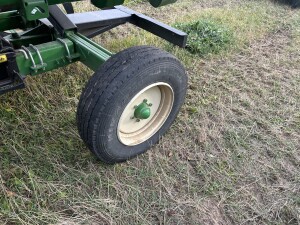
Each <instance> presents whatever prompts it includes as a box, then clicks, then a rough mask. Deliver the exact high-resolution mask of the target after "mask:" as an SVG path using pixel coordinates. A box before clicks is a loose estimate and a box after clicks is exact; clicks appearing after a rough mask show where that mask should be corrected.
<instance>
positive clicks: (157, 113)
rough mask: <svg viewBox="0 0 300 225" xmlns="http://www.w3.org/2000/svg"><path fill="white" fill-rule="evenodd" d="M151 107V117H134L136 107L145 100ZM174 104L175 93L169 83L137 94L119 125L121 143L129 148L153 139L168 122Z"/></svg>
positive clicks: (157, 85) (158, 84) (160, 84)
mask: <svg viewBox="0 0 300 225" xmlns="http://www.w3.org/2000/svg"><path fill="white" fill-rule="evenodd" d="M145 99H146V100H147V102H148V103H149V104H150V105H151V106H149V108H150V110H151V114H150V117H149V118H147V119H141V120H139V119H137V118H135V117H134V112H135V109H136V106H138V105H139V104H141V103H142V102H143V101H144V100H145ZM173 103H174V92H173V89H172V87H171V86H170V85H168V84H167V83H163V82H159V83H155V84H152V85H149V86H147V87H146V88H144V89H143V90H141V91H140V92H139V93H138V94H136V95H135V96H134V97H133V99H132V100H131V101H130V102H129V103H128V104H127V106H126V107H125V109H124V111H123V113H122V115H121V117H120V120H119V124H118V131H117V132H118V138H119V141H120V142H122V143H123V144H124V145H127V146H135V145H138V144H140V143H142V142H144V141H146V140H148V139H149V138H151V137H152V136H153V135H154V134H155V133H156V132H157V131H158V130H159V129H160V128H161V127H162V125H163V124H164V123H165V122H166V120H167V118H168V116H169V115H170V112H171V110H172V107H173Z"/></svg>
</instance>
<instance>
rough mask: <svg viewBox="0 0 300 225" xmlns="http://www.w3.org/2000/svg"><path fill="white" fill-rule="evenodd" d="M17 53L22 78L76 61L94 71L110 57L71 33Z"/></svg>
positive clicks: (83, 37)
mask: <svg viewBox="0 0 300 225" xmlns="http://www.w3.org/2000/svg"><path fill="white" fill-rule="evenodd" d="M20 50H21V51H20ZM17 52H18V53H17V57H16V60H17V65H18V68H19V71H20V74H21V75H22V76H26V75H37V74H41V73H44V72H47V71H51V70H54V69H57V68H59V67H63V66H66V65H68V64H70V63H73V62H76V61H81V62H82V63H83V64H85V65H86V66H88V67H89V68H91V69H92V70H94V71H95V70H97V69H98V68H99V67H100V66H101V65H102V64H103V63H104V62H105V61H106V60H108V59H109V58H110V57H111V55H112V53H111V52H109V51H108V50H106V49H105V48H103V47H101V46H100V45H98V44H96V43H95V42H93V41H91V40H90V39H88V38H86V37H85V36H83V35H80V34H75V33H73V32H69V33H67V38H65V39H58V40H56V41H52V42H48V43H45V44H40V45H35V46H33V45H30V46H29V47H27V48H24V47H23V48H21V49H19V50H17Z"/></svg>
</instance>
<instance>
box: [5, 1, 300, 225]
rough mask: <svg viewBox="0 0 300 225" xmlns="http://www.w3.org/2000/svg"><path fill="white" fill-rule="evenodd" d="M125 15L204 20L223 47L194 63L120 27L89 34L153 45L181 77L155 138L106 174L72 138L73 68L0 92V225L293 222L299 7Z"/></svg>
mask: <svg viewBox="0 0 300 225" xmlns="http://www.w3.org/2000/svg"><path fill="white" fill-rule="evenodd" d="M191 2H194V3H195V4H194V6H193V7H191V5H190V4H191ZM81 4H82V3H81ZM85 7H86V6H85ZM133 7H134V8H136V9H138V10H139V11H142V12H146V13H147V14H149V15H152V16H155V17H156V18H161V19H162V20H163V21H165V22H168V23H175V22H185V21H187V22H189V21H192V20H195V19H199V18H206V17H209V18H213V19H214V20H215V21H219V22H220V23H221V24H222V23H223V24H226V25H227V26H229V27H230V28H231V29H232V30H233V32H234V40H235V45H233V46H231V48H230V49H228V51H226V52H221V53H220V54H218V55H207V56H205V57H202V58H200V57H198V56H194V55H191V54H189V53H187V52H186V51H184V50H180V49H177V48H173V47H171V46H170V45H168V44H166V43H165V42H164V41H160V40H158V39H157V38H155V37H153V36H152V35H149V34H146V33H145V32H143V31H140V30H138V29H134V28H132V27H131V26H125V27H121V28H118V29H115V30H113V31H112V32H109V33H108V34H105V35H103V36H101V37H98V38H96V39H95V40H96V41H98V42H101V43H103V45H104V46H106V47H108V48H110V49H113V50H114V51H115V52H117V51H119V50H120V49H123V48H126V47H129V46H132V45H137V44H145V43H148V44H149V43H150V44H153V45H156V46H159V47H162V48H165V49H167V50H169V51H171V52H172V53H174V54H176V55H177V56H178V57H179V58H180V59H181V60H182V61H183V62H184V63H185V65H186V67H187V72H188V75H189V89H188V94H187V98H186V103H185V104H184V106H183V108H182V110H181V113H180V115H179V117H178V119H177V120H176V122H175V123H174V125H173V126H172V128H171V129H170V131H169V132H168V133H167V135H165V136H164V137H163V138H162V140H161V141H160V143H159V144H157V145H156V146H155V147H153V148H152V149H151V151H149V152H147V153H146V154H144V155H142V156H140V157H138V158H136V159H133V160H131V161H128V162H126V163H123V164H118V165H114V166H108V165H105V164H103V163H101V162H99V161H98V160H96V159H95V157H93V155H92V154H91V153H90V152H89V151H88V150H87V148H86V147H85V146H84V144H83V143H82V141H81V140H80V138H79V136H78V134H77V129H76V123H75V112H76V105H77V103H78V97H79V95H80V92H81V89H82V87H83V86H84V84H85V83H86V81H87V80H88V78H89V76H90V74H91V71H89V70H88V69H86V68H85V67H83V66H81V65H80V64H75V65H72V66H69V67H66V68H64V69H60V70H56V71H53V72H51V73H47V74H45V75H44V76H40V77H34V78H28V79H27V89H25V90H22V91H18V92H14V93H10V94H6V95H4V96H0V134H1V140H0V156H1V159H0V224H61V225H62V224H64V225H69V224H71V225H73V224H74V225H75V224H76V225H77V224H299V223H300V216H299V215H300V197H299V196H300V151H299V149H300V141H299V139H300V113H299V109H300V75H299V72H300V62H299V59H300V57H299V44H300V29H299V27H300V26H299V25H300V16H299V11H292V10H291V9H290V8H288V7H286V6H282V5H277V4H275V3H273V2H271V1H263V0H258V1H234V0H232V1H225V0H212V1H204V0H203V1H202V0H198V1H189V0H184V1H181V2H180V3H178V4H177V5H172V6H170V8H167V7H166V8H162V9H158V10H157V11H155V10H154V9H151V8H150V7H147V6H146V5H145V4H142V5H134V6H133ZM81 8H82V7H81ZM171 10H173V11H171ZM170 12H173V13H170ZM175 15H179V17H177V19H175Z"/></svg>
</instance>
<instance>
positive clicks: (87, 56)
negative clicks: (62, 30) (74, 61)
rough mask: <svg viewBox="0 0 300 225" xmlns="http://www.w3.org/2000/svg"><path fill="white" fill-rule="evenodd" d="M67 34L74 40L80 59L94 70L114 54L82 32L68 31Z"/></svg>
mask: <svg viewBox="0 0 300 225" xmlns="http://www.w3.org/2000/svg"><path fill="white" fill-rule="evenodd" d="M66 36H67V37H68V38H69V39H70V40H71V41H73V43H74V45H75V47H76V51H77V52H78V53H79V54H80V61H81V62H82V63H83V64H85V65H86V66H88V67H89V68H90V69H92V70H94V71H96V70H97V69H98V68H99V66H100V65H101V64H102V63H104V62H105V61H106V60H108V59H109V58H110V57H111V56H112V55H113V54H112V53H111V52H110V51H108V50H107V49H105V48H103V47H101V46H100V45H98V44H97V43H95V42H93V41H92V40H90V39H88V38H87V37H85V36H83V35H81V34H75V33H73V32H68V33H66Z"/></svg>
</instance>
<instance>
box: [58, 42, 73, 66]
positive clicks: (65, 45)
mask: <svg viewBox="0 0 300 225" xmlns="http://www.w3.org/2000/svg"><path fill="white" fill-rule="evenodd" d="M56 40H57V41H59V42H60V43H62V44H63V46H64V47H65V49H66V51H67V54H68V56H66V58H67V59H68V60H69V61H70V62H72V59H73V58H74V57H72V56H71V53H70V50H69V47H68V45H67V43H66V42H65V41H64V40H63V39H61V38H57V39H56Z"/></svg>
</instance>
